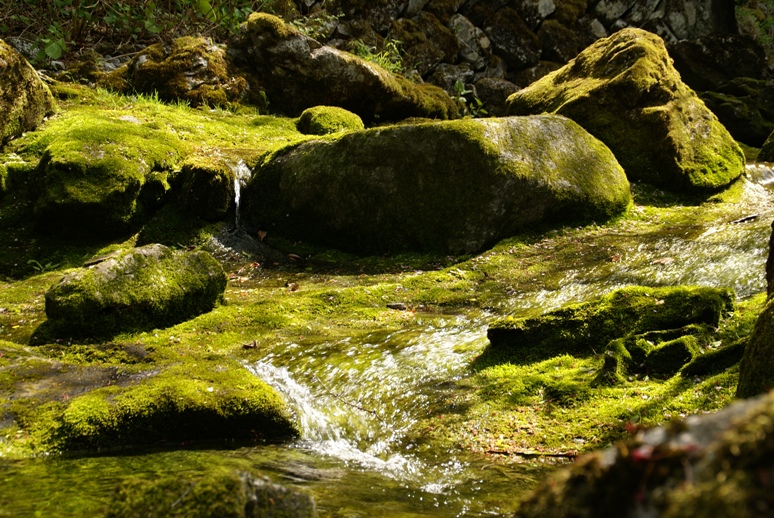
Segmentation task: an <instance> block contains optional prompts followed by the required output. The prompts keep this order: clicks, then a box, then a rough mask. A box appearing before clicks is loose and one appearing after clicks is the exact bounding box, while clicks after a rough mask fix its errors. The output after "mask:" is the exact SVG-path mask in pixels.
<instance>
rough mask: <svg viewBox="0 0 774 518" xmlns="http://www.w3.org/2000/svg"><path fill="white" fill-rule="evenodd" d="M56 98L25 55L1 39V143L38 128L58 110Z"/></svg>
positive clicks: (0, 144)
mask: <svg viewBox="0 0 774 518" xmlns="http://www.w3.org/2000/svg"><path fill="white" fill-rule="evenodd" d="M54 106H55V103H54V98H53V96H52V95H51V92H50V91H49V89H48V87H47V86H46V85H45V83H43V81H41V80H40V77H39V76H38V73H37V72H36V71H35V69H34V68H32V66H30V64H29V63H27V60H26V59H24V57H23V56H22V55H21V54H19V53H18V52H16V51H15V50H14V49H13V48H12V47H11V46H10V45H8V44H7V43H6V42H4V41H3V40H0V146H2V145H3V144H5V143H6V142H8V140H9V139H12V138H14V137H18V136H19V135H21V134H22V133H24V132H25V131H30V130H33V129H35V128H36V127H37V126H38V124H40V123H41V122H42V121H43V118H44V117H46V116H47V115H50V114H51V113H53V111H54Z"/></svg>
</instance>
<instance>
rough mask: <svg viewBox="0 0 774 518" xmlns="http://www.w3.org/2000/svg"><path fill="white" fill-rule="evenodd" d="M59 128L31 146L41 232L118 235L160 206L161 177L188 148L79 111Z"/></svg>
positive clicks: (171, 136)
mask: <svg viewBox="0 0 774 518" xmlns="http://www.w3.org/2000/svg"><path fill="white" fill-rule="evenodd" d="M62 126H63V127H62V128H61V130H60V131H58V132H56V133H52V132H48V133H46V136H44V137H43V140H44V141H43V142H38V143H37V144H36V145H39V146H43V145H45V150H44V151H43V153H42V157H41V159H40V163H39V165H38V172H39V174H40V175H41V176H42V185H41V189H40V190H41V192H40V194H39V196H38V199H37V201H36V202H35V211H34V219H35V225H36V227H37V228H38V229H39V230H40V231H42V232H46V233H63V234H66V235H98V236H106V237H114V236H119V235H122V234H124V233H126V232H127V231H128V230H130V229H131V228H132V226H133V225H135V224H136V223H138V222H141V221H143V220H144V218H146V217H147V216H148V215H149V214H151V213H152V212H153V210H154V209H155V208H156V207H157V206H158V205H159V203H160V202H161V201H162V198H163V197H164V195H165V193H166V192H167V190H168V189H169V185H168V182H167V180H166V175H167V174H168V173H169V172H170V171H171V170H172V169H174V168H175V167H176V166H177V165H178V164H179V163H180V162H181V160H182V157H183V155H184V153H185V152H186V150H187V149H188V145H187V144H186V143H184V142H183V141H181V140H180V138H179V137H178V136H177V134H176V133H175V132H173V131H171V130H169V129H166V128H163V127H161V125H160V124H158V123H156V122H154V121H142V120H139V119H137V118H135V117H132V116H121V117H111V116H110V115H107V114H105V113H104V112H90V111H88V110H84V111H78V112H74V113H72V114H70V115H69V116H68V117H67V119H66V122H64V123H63V124H62Z"/></svg>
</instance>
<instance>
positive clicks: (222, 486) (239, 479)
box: [107, 471, 317, 518]
mask: <svg viewBox="0 0 774 518" xmlns="http://www.w3.org/2000/svg"><path fill="white" fill-rule="evenodd" d="M107 516H108V517H110V518H130V517H136V516H186V517H188V518H214V517H218V518H258V517H265V518H268V517H276V518H281V517H293V518H313V517H315V516H317V510H316V508H315V503H314V499H313V498H312V497H311V496H309V495H307V494H306V493H303V492H301V491H298V490H295V489H291V488H288V487H285V486H281V485H279V484H275V483H272V482H270V481H269V480H268V479H266V478H263V477H260V476H255V475H253V474H252V473H249V472H227V471H215V472H206V473H204V474H197V475H193V476H189V477H162V478H158V479H153V480H145V479H130V480H128V481H126V482H124V483H122V484H121V485H120V486H119V487H118V488H116V493H115V495H114V497H113V502H112V504H111V506H110V511H109V512H108V514H107Z"/></svg>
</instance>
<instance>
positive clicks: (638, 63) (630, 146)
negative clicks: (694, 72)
mask: <svg viewBox="0 0 774 518" xmlns="http://www.w3.org/2000/svg"><path fill="white" fill-rule="evenodd" d="M508 111H509V113H510V114H513V115H527V114H532V113H542V112H549V113H559V114H562V115H565V116H567V117H569V118H571V119H573V120H574V121H576V122H577V123H578V124H580V125H581V126H583V127H584V128H586V129H587V130H588V131H589V132H590V133H592V134H593V135H594V136H596V137H597V138H599V139H600V140H602V141H603V142H604V143H605V144H607V145H608V146H609V147H610V149H611V150H612V151H613V153H614V154H615V156H616V158H617V159H618V161H619V162H620V163H621V165H622V166H623V168H624V170H625V171H626V174H627V176H628V177H629V179H630V180H631V181H635V182H647V183H651V184H654V185H657V186H660V187H662V188H665V189H669V190H672V191H675V192H682V191H689V192H708V191H713V190H717V189H720V188H722V187H724V186H726V185H728V184H730V183H731V182H732V181H734V180H735V179H736V178H738V177H739V176H740V175H741V174H742V173H743V172H744V164H745V160H744V155H743V154H742V151H741V149H740V148H739V146H738V145H737V144H736V142H734V140H733V138H732V137H731V135H730V134H729V133H728V131H726V129H725V128H724V127H723V126H722V125H721V124H720V122H718V119H717V117H716V116H715V115H713V114H712V112H710V111H709V110H708V109H707V108H706V106H705V105H704V103H703V102H702V101H701V100H700V99H699V98H698V97H697V96H696V94H695V93H694V92H693V91H692V90H691V89H690V88H688V87H687V86H686V85H685V84H684V83H683V82H682V81H681V80H680V75H679V74H678V73H677V71H676V70H675V69H674V67H673V66H672V62H671V59H670V58H669V55H668V54H667V51H666V48H665V47H664V42H663V41H662V40H661V38H659V37H658V36H656V35H655V34H652V33H649V32H646V31H643V30H640V29H632V28H628V29H623V30H621V31H619V32H617V33H615V34H613V35H612V36H610V37H608V38H604V39H601V40H599V41H597V42H596V43H594V44H593V45H591V46H589V47H588V48H586V49H585V50H584V51H582V52H581V53H580V54H579V55H578V56H577V57H576V58H575V59H573V60H572V61H570V62H569V63H568V64H567V65H566V66H564V67H562V68H561V69H559V70H557V71H555V72H553V73H551V74H549V75H547V76H545V77H543V78H542V79H540V80H538V81H536V82H535V83H533V84H532V85H530V86H529V87H527V88H525V89H523V90H520V91H518V92H516V93H515V94H513V95H512V96H511V97H509V98H508Z"/></svg>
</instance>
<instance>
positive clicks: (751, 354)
mask: <svg viewBox="0 0 774 518" xmlns="http://www.w3.org/2000/svg"><path fill="white" fill-rule="evenodd" d="M772 388H774V298H770V299H769V302H768V304H766V307H765V308H764V309H763V312H762V313H761V315H760V316H759V317H758V321H757V322H756V323H755V328H754V329H753V332H752V334H751V335H750V338H749V341H748V343H747V347H746V348H745V351H744V356H742V363H741V364H740V365H739V385H737V388H736V395H737V396H738V397H751V396H756V395H758V394H762V393H763V392H766V391H768V390H770V389H772Z"/></svg>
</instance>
